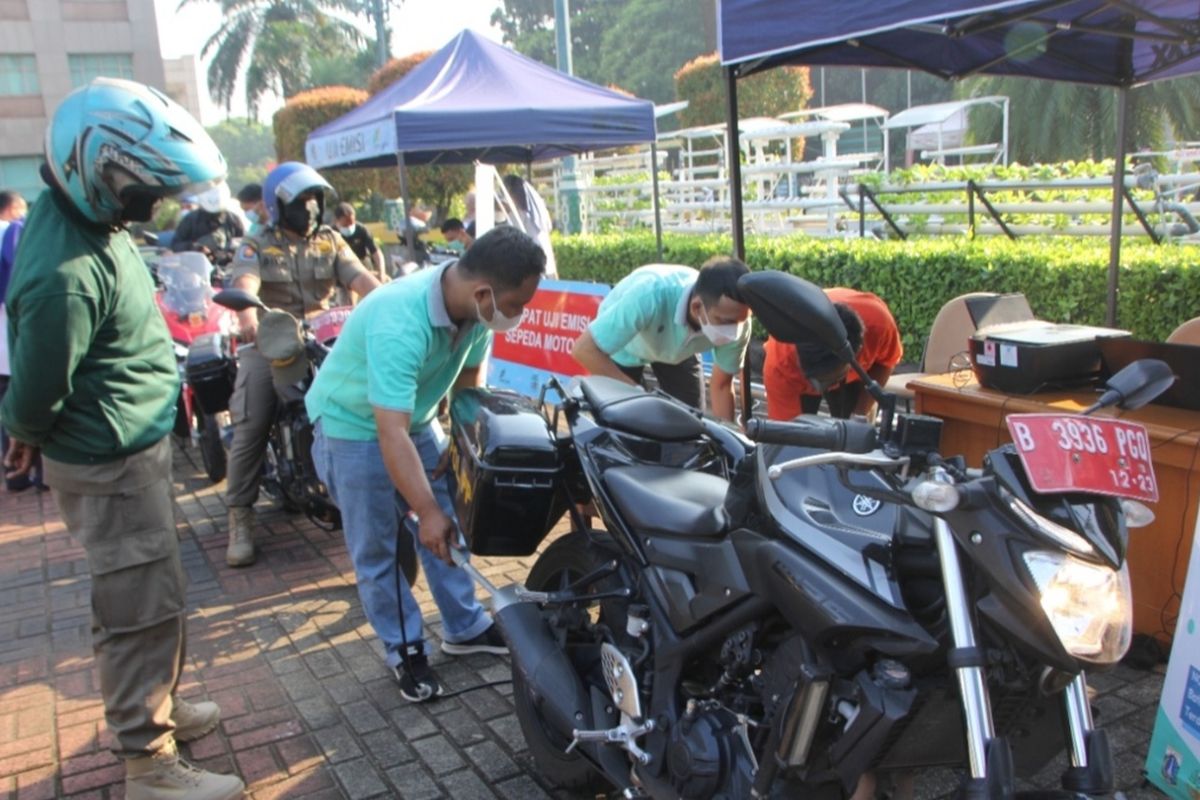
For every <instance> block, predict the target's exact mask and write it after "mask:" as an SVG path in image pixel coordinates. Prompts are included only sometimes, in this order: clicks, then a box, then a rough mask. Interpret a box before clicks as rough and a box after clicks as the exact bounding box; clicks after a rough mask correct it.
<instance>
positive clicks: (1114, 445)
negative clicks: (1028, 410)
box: [1007, 414, 1158, 503]
mask: <svg viewBox="0 0 1200 800" xmlns="http://www.w3.org/2000/svg"><path fill="white" fill-rule="evenodd" d="M1007 422H1008V432H1009V434H1010V435H1011V436H1012V439H1013V444H1014V445H1016V448H1017V455H1019V456H1020V458H1021V463H1022V464H1023V465H1024V467H1025V474H1026V475H1027V476H1028V478H1029V484H1030V485H1031V486H1032V487H1033V489H1034V491H1036V492H1039V493H1041V494H1053V493H1055V492H1091V493H1093V494H1107V495H1112V496H1115V497H1131V498H1133V499H1135V500H1145V501H1148V502H1151V503H1155V502H1158V483H1157V482H1156V481H1155V480H1154V465H1153V464H1152V463H1151V461H1150V437H1149V436H1148V435H1147V434H1146V429H1145V427H1143V426H1141V425H1138V424H1137V423H1136V422H1125V421H1124V420H1119V419H1105V418H1096V417H1081V416H1076V415H1070V414H1012V415H1010V416H1009V417H1008V420H1007Z"/></svg>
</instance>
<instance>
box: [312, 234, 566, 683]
mask: <svg viewBox="0 0 1200 800" xmlns="http://www.w3.org/2000/svg"><path fill="white" fill-rule="evenodd" d="M545 265H546V256H545V254H544V253H543V252H542V250H541V248H540V247H539V246H538V244H537V242H536V241H534V240H533V239H531V238H530V237H529V236H527V235H526V234H524V233H522V232H521V231H519V230H517V229H516V228H514V227H511V226H504V227H500V228H495V229H494V230H491V231H489V232H488V233H487V234H486V235H484V236H481V237H480V238H479V239H478V240H477V241H476V242H475V244H474V246H473V247H472V248H471V249H470V250H468V251H467V252H466V254H465V255H464V256H463V257H462V259H460V260H459V261H457V262H453V263H451V264H449V265H447V266H445V267H441V268H437V269H429V270H424V271H421V272H418V273H416V274H415V275H411V276H409V277H407V278H405V279H403V280H400V281H396V282H394V283H390V284H387V285H386V286H384V287H382V288H380V289H378V290H376V291H374V292H372V293H371V294H370V295H369V296H367V297H366V298H364V299H363V301H362V302H361V303H359V304H358V307H357V308H355V310H354V313H353V314H351V315H350V319H349V320H347V322H346V326H345V328H343V329H342V333H341V336H339V337H338V340H337V344H336V345H334V348H333V352H331V353H330V354H329V356H328V358H326V359H325V363H324V364H323V365H322V366H321V371H320V373H319V374H318V375H317V378H316V380H315V381H313V385H312V388H311V389H310V390H309V392H308V396H307V398H306V400H305V402H306V404H307V407H308V413H309V416H310V417H311V418H312V420H313V421H314V423H315V431H314V440H313V461H314V463H315V464H316V468H317V473H318V475H319V476H320V478H321V480H322V481H323V482H324V483H325V485H326V486H327V487H328V489H329V492H330V495H331V496H332V497H333V500H334V502H336V503H337V504H338V507H339V508H340V509H341V512H342V529H343V531H344V534H345V537H346V547H347V550H348V551H349V553H350V558H351V560H352V561H353V563H354V572H355V576H356V578H357V582H358V596H359V598H360V599H361V600H362V604H363V609H364V610H365V611H366V614H367V619H368V620H369V621H370V623H371V627H372V628H374V629H375V633H376V635H377V636H379V638H380V639H381V640H382V641H383V643H384V646H385V647H386V649H387V663H388V666H389V667H391V668H392V671H393V673H394V674H395V677H396V681H397V682H398V683H399V685H400V694H401V695H402V696H403V697H404V698H405V699H406V700H409V701H411V702H421V701H424V700H430V699H432V698H434V697H436V696H437V695H438V694H440V693H441V686H440V684H439V683H438V680H437V678H436V677H435V676H434V674H433V671H432V670H431V669H430V668H429V662H428V660H427V658H426V656H425V647H424V643H423V641H422V636H421V609H420V606H418V605H417V601H416V599H415V598H414V597H413V595H412V590H411V588H410V587H409V585H408V582H407V581H406V580H405V579H404V576H403V575H402V574H401V573H400V570H399V569H397V566H396V552H397V541H396V537H397V531H398V530H399V529H400V525H401V524H402V523H403V522H404V520H405V518H406V517H408V516H409V515H410V514H411V515H414V516H415V517H416V519H417V525H418V532H417V539H418V546H417V551H418V552H419V553H420V555H421V561H422V564H423V565H424V568H425V576H426V578H427V579H428V580H429V587H430V590H431V591H432V592H433V598H434V600H435V601H436V602H437V606H438V610H439V611H440V612H441V615H442V626H443V628H444V631H445V633H444V635H443V637H442V638H443V642H442V650H443V651H445V652H446V653H449V654H451V655H464V654H467V653H480V652H485V653H497V654H504V653H507V652H508V650H507V648H506V647H505V645H504V640H503V638H502V637H501V636H500V634H499V632H498V631H496V629H495V628H494V627H493V626H492V620H491V618H490V617H489V616H488V615H487V613H486V612H485V611H484V610H483V608H482V607H481V606H480V604H479V602H478V601H477V600H476V599H475V587H474V585H473V584H472V582H471V579H470V577H468V576H467V574H466V573H465V572H464V571H463V570H461V569H459V568H457V567H455V566H453V563H452V562H451V560H450V548H451V547H456V546H461V545H460V537H459V535H458V532H457V529H456V527H455V522H454V506H453V502H452V498H451V494H450V487H449V484H448V482H447V480H446V474H445V473H446V467H447V461H448V459H447V458H446V457H445V453H446V452H447V450H446V434H445V432H444V431H443V430H442V427H441V425H440V423H439V422H438V421H437V406H438V401H439V400H441V399H442V397H444V396H445V395H446V394H447V392H453V391H455V390H457V389H460V388H463V387H468V386H478V385H480V384H481V383H482V378H483V371H482V366H483V361H484V359H485V357H486V356H487V353H488V348H489V346H490V345H491V341H492V332H493V331H496V332H502V331H507V330H512V329H513V328H515V327H516V326H517V325H519V324H520V322H521V315H522V313H523V312H524V309H525V305H526V304H527V303H528V302H529V301H530V300H532V299H533V295H534V292H536V291H537V287H538V281H539V279H540V278H541V275H542V270H543V269H544V268H545Z"/></svg>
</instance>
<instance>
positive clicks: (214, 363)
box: [185, 333, 237, 414]
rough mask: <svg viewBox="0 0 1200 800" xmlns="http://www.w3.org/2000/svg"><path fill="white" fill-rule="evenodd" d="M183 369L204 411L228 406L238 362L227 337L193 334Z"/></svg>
mask: <svg viewBox="0 0 1200 800" xmlns="http://www.w3.org/2000/svg"><path fill="white" fill-rule="evenodd" d="M185 372H186V374H187V381H188V384H189V385H191V387H192V391H194V392H195V393H196V399H197V400H198V401H199V402H200V408H201V410H203V411H204V413H205V414H216V413H217V412H219V411H225V410H226V409H228V408H229V397H230V396H231V395H232V394H233V382H234V380H235V379H236V378H237V362H235V361H234V359H233V353H232V352H230V348H229V339H228V337H226V336H224V335H223V334H220V333H206V334H204V335H203V336H198V337H196V339H195V341H193V342H192V344H191V347H189V348H188V353H187V364H186V366H185Z"/></svg>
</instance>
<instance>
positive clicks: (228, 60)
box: [179, 0, 369, 115]
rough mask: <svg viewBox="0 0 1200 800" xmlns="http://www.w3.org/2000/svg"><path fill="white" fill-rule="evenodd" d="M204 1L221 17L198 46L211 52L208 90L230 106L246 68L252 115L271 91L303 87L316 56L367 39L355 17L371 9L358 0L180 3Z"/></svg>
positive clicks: (354, 48) (349, 49) (349, 50)
mask: <svg viewBox="0 0 1200 800" xmlns="http://www.w3.org/2000/svg"><path fill="white" fill-rule="evenodd" d="M207 2H219V3H220V4H221V17H222V22H221V27H220V28H219V29H218V30H217V32H216V33H214V34H213V35H212V36H211V37H209V39H208V41H207V42H205V43H204V48H203V49H202V50H201V51H200V56H201V58H206V57H208V55H209V54H210V53H211V54H212V60H211V61H210V62H209V65H208V89H209V93H210V94H211V95H212V98H213V101H214V102H216V103H218V104H220V105H223V106H225V107H226V108H228V107H229V105H230V103H231V101H232V100H233V96H234V92H235V91H236V86H237V80H238V77H239V76H240V75H242V74H243V73H244V74H245V78H246V104H247V106H248V107H249V109H250V113H251V115H253V114H254V113H255V111H256V109H257V107H258V103H259V100H260V99H261V98H262V97H263V96H264V95H266V94H268V93H270V92H279V93H281V94H282V95H283V96H284V97H289V96H291V95H293V94H295V93H296V92H297V91H300V90H302V89H305V88H307V87H308V76H309V72H310V70H311V59H312V58H313V57H314V56H330V55H345V56H350V55H353V54H355V53H357V52H358V51H359V50H361V49H362V47H363V46H364V44H365V43H366V37H365V36H364V35H363V32H362V31H361V30H360V29H359V28H358V26H357V25H356V24H355V22H354V21H353V20H354V17H355V16H356V15H358V14H360V13H363V12H364V11H367V10H369V9H368V8H367V7H365V6H364V3H363V2H362V0H180V3H179V8H183V7H184V6H186V5H193V4H196V3H207Z"/></svg>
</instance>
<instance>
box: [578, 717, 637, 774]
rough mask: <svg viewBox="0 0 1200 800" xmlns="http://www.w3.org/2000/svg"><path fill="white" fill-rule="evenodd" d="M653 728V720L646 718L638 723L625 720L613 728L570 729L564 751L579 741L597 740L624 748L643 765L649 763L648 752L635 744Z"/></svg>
mask: <svg viewBox="0 0 1200 800" xmlns="http://www.w3.org/2000/svg"><path fill="white" fill-rule="evenodd" d="M652 730H654V720H652V719H650V720H646V721H645V722H643V723H642V724H640V725H634V724H632V723H631V722H625V723H622V724H620V725H618V726H617V727H615V728H609V729H608V730H604V731H581V730H578V729H576V730H573V731H571V744H569V745H568V746H567V749H566V751H565V752H566V753H570V752H572V751H573V750H574V749H575V748H576V747H578V746H579V744H580V743H581V742H599V743H600V744H616V745H620V746H621V747H623V748H625V750H626V751H628V753H629V755H631V756H633V757H634V758H635V759H636V760H637V762H638V763H639V764H642V765H643V766H644V765H646V764H649V763H650V754H649V753H647V752H646V751H645V750H643V749H642V748H641V747H639V746H638V744H637V741H636V740H637V739H639V738H640V737H642V736H644V735H646V734H647V733H649V732H650V731H652Z"/></svg>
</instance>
